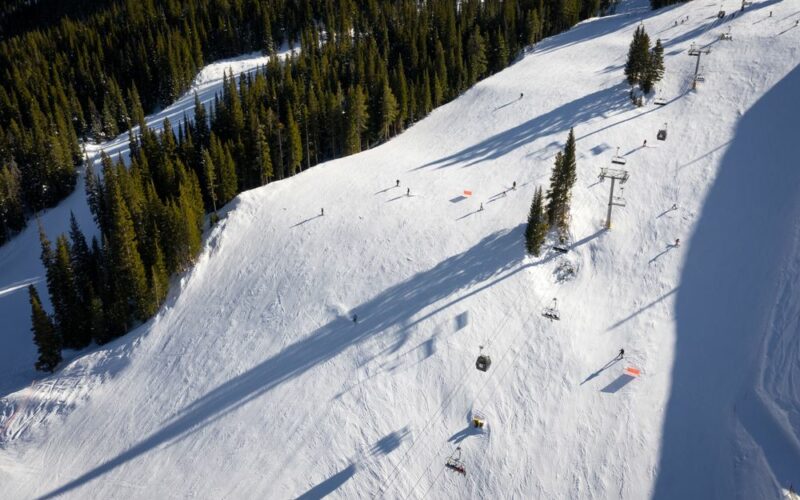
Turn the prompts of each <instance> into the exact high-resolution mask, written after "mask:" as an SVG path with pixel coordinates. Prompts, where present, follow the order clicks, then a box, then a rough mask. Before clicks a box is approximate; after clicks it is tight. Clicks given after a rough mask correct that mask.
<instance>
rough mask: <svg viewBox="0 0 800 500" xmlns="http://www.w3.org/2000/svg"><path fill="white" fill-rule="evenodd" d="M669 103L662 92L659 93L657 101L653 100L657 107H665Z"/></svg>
mask: <svg viewBox="0 0 800 500" xmlns="http://www.w3.org/2000/svg"><path fill="white" fill-rule="evenodd" d="M666 103H667V100H666V99H664V95H663V94H662V93H661V90H659V91H658V95H657V96H656V98H655V99H653V104H655V105H656V106H663V105H665V104H666Z"/></svg>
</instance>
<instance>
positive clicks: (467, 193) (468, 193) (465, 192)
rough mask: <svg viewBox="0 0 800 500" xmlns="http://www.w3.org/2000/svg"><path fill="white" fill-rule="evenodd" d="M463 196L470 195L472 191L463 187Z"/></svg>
mask: <svg viewBox="0 0 800 500" xmlns="http://www.w3.org/2000/svg"><path fill="white" fill-rule="evenodd" d="M464 196H472V191H470V190H469V189H465V190H464Z"/></svg>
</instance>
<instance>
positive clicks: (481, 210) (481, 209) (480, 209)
mask: <svg viewBox="0 0 800 500" xmlns="http://www.w3.org/2000/svg"><path fill="white" fill-rule="evenodd" d="M478 212H483V203H481V208H479V209H478Z"/></svg>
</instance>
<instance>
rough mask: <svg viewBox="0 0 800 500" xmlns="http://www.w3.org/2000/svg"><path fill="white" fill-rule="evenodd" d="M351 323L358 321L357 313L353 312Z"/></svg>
mask: <svg viewBox="0 0 800 500" xmlns="http://www.w3.org/2000/svg"><path fill="white" fill-rule="evenodd" d="M353 323H358V314H353Z"/></svg>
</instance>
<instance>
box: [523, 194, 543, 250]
mask: <svg viewBox="0 0 800 500" xmlns="http://www.w3.org/2000/svg"><path fill="white" fill-rule="evenodd" d="M546 236H547V221H546V220H545V213H544V195H543V194H542V188H541V187H538V188H536V192H535V193H534V195H533V201H532V202H531V208H530V212H529V213H528V226H527V227H526V228H525V250H526V251H527V252H528V253H529V254H531V255H534V256H536V257H538V256H539V254H540V253H541V248H542V245H543V244H544V240H545V237H546Z"/></svg>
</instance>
